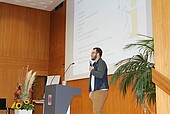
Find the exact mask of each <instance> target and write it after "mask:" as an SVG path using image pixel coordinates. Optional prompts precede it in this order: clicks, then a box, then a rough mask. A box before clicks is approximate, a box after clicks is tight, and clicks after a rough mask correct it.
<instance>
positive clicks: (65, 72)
mask: <svg viewBox="0 0 170 114" xmlns="http://www.w3.org/2000/svg"><path fill="white" fill-rule="evenodd" d="M74 64H75V63H71V64H70V65H69V66H68V67H67V69H66V70H65V72H64V74H63V77H64V76H65V74H66V73H67V71H68V69H69V68H70V67H71V66H72V65H74Z"/></svg>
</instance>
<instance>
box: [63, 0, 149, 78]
mask: <svg viewBox="0 0 170 114" xmlns="http://www.w3.org/2000/svg"><path fill="white" fill-rule="evenodd" d="M146 1H147V0H74V1H72V2H74V3H73V6H74V7H73V9H72V10H73V12H74V13H73V18H72V23H73V26H72V29H73V30H72V32H73V35H72V42H71V43H72V44H69V43H68V45H67V47H68V48H69V46H72V48H71V49H72V61H73V62H75V63H76V64H75V66H74V67H73V69H71V70H72V71H71V72H70V74H71V75H70V74H69V75H66V79H67V80H72V79H81V78H87V77H88V76H89V71H88V66H89V60H90V53H91V51H92V49H93V48H94V47H100V48H102V50H103V59H104V60H105V61H106V63H107V65H108V68H109V73H113V72H114V70H115V68H114V64H115V63H116V62H118V61H120V60H121V59H124V58H127V57H131V56H132V55H134V54H137V53H138V52H137V51H136V50H135V49H133V50H128V51H124V50H123V48H124V46H125V45H126V44H129V43H132V42H134V41H136V40H138V39H140V37H139V36H137V34H139V33H140V34H148V33H147V32H148V26H147V21H148V19H147V18H148V17H147V5H146V4H147V3H146ZM68 19H69V17H68ZM149 29H150V28H149ZM67 37H69V36H68V35H67ZM66 59H67V57H66ZM70 62H71V61H70Z"/></svg>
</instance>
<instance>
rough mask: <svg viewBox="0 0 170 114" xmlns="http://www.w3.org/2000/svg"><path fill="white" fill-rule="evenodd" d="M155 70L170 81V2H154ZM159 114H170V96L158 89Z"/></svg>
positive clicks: (166, 0)
mask: <svg viewBox="0 0 170 114" xmlns="http://www.w3.org/2000/svg"><path fill="white" fill-rule="evenodd" d="M153 25H154V43H155V47H154V49H155V58H154V59H155V68H156V70H158V71H159V72H160V73H161V74H163V75H165V76H166V77H167V78H169V79H170V75H169V71H170V60H169V58H170V4H169V0H153ZM156 100H157V104H156V105H157V114H170V96H169V95H168V94H166V93H165V92H164V91H162V90H161V89H160V88H159V87H157V89H156Z"/></svg>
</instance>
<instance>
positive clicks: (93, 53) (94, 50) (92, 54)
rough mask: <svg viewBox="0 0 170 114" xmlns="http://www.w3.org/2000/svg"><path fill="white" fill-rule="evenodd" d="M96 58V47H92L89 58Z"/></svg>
mask: <svg viewBox="0 0 170 114" xmlns="http://www.w3.org/2000/svg"><path fill="white" fill-rule="evenodd" d="M96 58H97V52H96V49H93V50H92V52H91V60H93V61H94V60H95V59H96Z"/></svg>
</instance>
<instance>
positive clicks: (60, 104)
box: [44, 84, 81, 114]
mask: <svg viewBox="0 0 170 114" xmlns="http://www.w3.org/2000/svg"><path fill="white" fill-rule="evenodd" d="M80 93H81V90H80V88H74V87H69V86H63V85H58V84H56V85H48V86H46V87H45V109H44V114H66V112H67V109H68V107H69V105H70V102H71V100H72V97H73V96H74V95H80Z"/></svg>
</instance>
